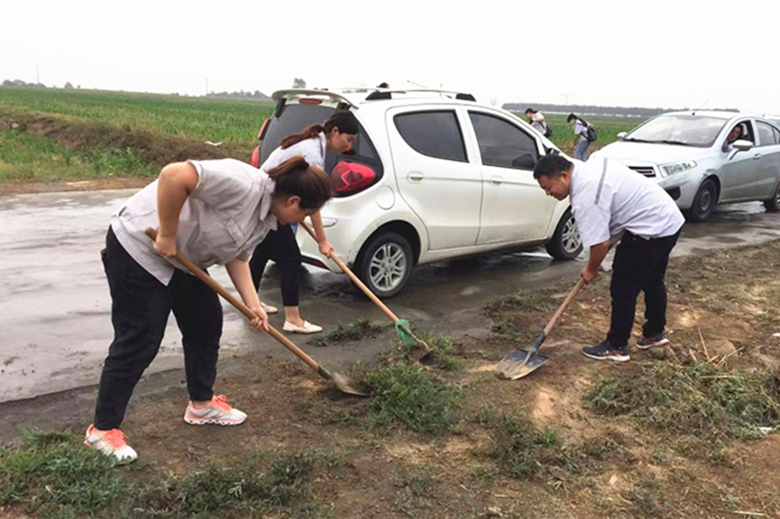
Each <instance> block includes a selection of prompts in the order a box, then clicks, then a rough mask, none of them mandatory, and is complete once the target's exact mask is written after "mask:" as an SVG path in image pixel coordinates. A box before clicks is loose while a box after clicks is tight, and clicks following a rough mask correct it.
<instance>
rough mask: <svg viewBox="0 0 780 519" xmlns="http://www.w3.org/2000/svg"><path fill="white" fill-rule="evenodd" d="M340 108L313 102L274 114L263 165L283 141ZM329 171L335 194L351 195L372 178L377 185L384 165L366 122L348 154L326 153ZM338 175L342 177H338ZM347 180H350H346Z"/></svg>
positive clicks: (262, 147) (262, 150)
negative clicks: (335, 170)
mask: <svg viewBox="0 0 780 519" xmlns="http://www.w3.org/2000/svg"><path fill="white" fill-rule="evenodd" d="M335 110H336V109H335V108H333V107H330V106H319V105H310V104H288V105H286V106H285V107H284V109H283V110H282V111H281V115H279V116H278V117H277V116H275V115H274V117H272V118H271V120H270V122H269V124H268V130H267V131H266V134H265V136H264V138H263V141H262V143H261V144H260V165H261V166H262V164H263V163H264V162H265V161H266V160H267V159H268V156H269V155H270V154H271V153H272V152H273V151H274V150H275V149H276V148H277V147H278V146H279V142H280V141H281V140H282V139H284V138H285V137H287V136H288V135H291V134H293V133H298V132H300V131H301V130H303V129H304V128H306V127H307V126H309V125H310V124H317V123H323V122H325V120H326V119H327V118H328V117H330V115H331V114H332V113H333V112H334V111H335ZM348 164H358V165H364V166H368V168H369V169H370V171H371V174H370V175H368V174H367V173H366V172H367V171H368V170H366V169H365V168H360V167H359V166H355V167H352V168H351V169H350V168H349V167H348V166H347V165H348ZM337 165H340V166H339V171H338V172H337V174H336V175H335V176H334V167H335V166H337ZM325 171H326V172H327V173H328V174H329V175H330V176H331V180H333V182H334V190H335V196H336V197H341V196H349V195H351V194H354V193H355V192H358V191H361V190H363V189H365V188H366V187H368V186H367V185H366V184H365V180H366V179H368V178H370V179H371V184H370V185H374V184H376V182H378V181H379V179H380V178H382V175H383V174H384V168H383V166H382V161H381V160H380V158H379V154H378V153H377V151H376V148H375V147H374V144H373V143H372V142H371V139H370V138H369V137H368V134H366V131H365V129H364V128H363V125H362V124H361V125H360V130H359V132H358V136H357V139H355V142H354V143H353V144H352V148H350V149H349V150H346V151H345V152H344V153H335V152H333V151H329V152H328V153H327V155H325ZM337 177H338V178H337ZM345 179H346V180H345Z"/></svg>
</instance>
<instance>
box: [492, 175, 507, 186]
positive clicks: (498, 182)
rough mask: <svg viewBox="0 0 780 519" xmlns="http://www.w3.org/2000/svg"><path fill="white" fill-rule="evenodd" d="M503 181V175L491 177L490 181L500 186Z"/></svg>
mask: <svg viewBox="0 0 780 519" xmlns="http://www.w3.org/2000/svg"><path fill="white" fill-rule="evenodd" d="M503 181H504V178H503V177H499V176H495V177H490V183H491V184H493V185H494V186H500V185H501V182H503Z"/></svg>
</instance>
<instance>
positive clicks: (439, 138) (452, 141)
mask: <svg viewBox="0 0 780 519" xmlns="http://www.w3.org/2000/svg"><path fill="white" fill-rule="evenodd" d="M393 120H394V121H395V127H396V128H397V129H398V133H400V134H401V137H403V139H404V141H406V144H408V145H409V146H411V148H412V149H413V150H414V151H416V152H418V153H421V154H423V155H427V156H429V157H434V158H437V159H446V160H456V161H458V162H466V161H467V160H466V148H465V146H464V144H463V133H462V132H461V131H460V124H458V118H457V116H456V115H455V112H454V111H453V110H437V111H424V112H409V113H403V114H398V115H396V116H395V117H394V118H393Z"/></svg>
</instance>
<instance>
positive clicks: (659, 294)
mask: <svg viewBox="0 0 780 519" xmlns="http://www.w3.org/2000/svg"><path fill="white" fill-rule="evenodd" d="M679 237H680V232H679V231H678V232H677V234H675V235H673V236H668V237H665V238H654V239H649V240H647V239H644V238H640V237H639V236H635V235H633V234H631V233H628V232H626V233H625V235H624V236H623V238H622V239H621V240H620V245H618V247H617V250H616V251H615V261H614V262H613V264H612V284H611V285H610V293H611V295H612V323H611V325H610V328H609V333H608V334H607V341H608V342H609V344H610V345H611V346H613V347H615V348H622V347H624V346H627V345H628V339H629V337H630V336H631V328H633V326H634V315H635V313H636V300H637V297H639V292H644V293H645V324H644V326H643V327H642V333H643V335H644V336H645V337H653V336H655V335H658V334H660V333H662V332H663V331H664V328H665V327H666V285H665V284H664V276H665V275H666V267H667V265H668V264H669V254H670V253H671V252H672V249H674V246H675V245H676V244H677V239H678V238H679Z"/></svg>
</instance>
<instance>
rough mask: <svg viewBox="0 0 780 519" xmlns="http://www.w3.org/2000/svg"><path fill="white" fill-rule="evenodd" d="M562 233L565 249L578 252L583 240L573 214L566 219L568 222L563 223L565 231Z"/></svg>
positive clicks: (569, 251)
mask: <svg viewBox="0 0 780 519" xmlns="http://www.w3.org/2000/svg"><path fill="white" fill-rule="evenodd" d="M561 234H562V236H561V242H562V243H563V249H564V250H565V251H566V252H568V253H571V254H573V253H574V252H576V251H577V249H578V248H579V247H580V244H581V243H582V241H581V239H580V230H579V229H578V228H577V221H576V220H575V219H574V217H573V216H571V217H569V219H568V220H566V223H565V224H564V225H563V233H561Z"/></svg>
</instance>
